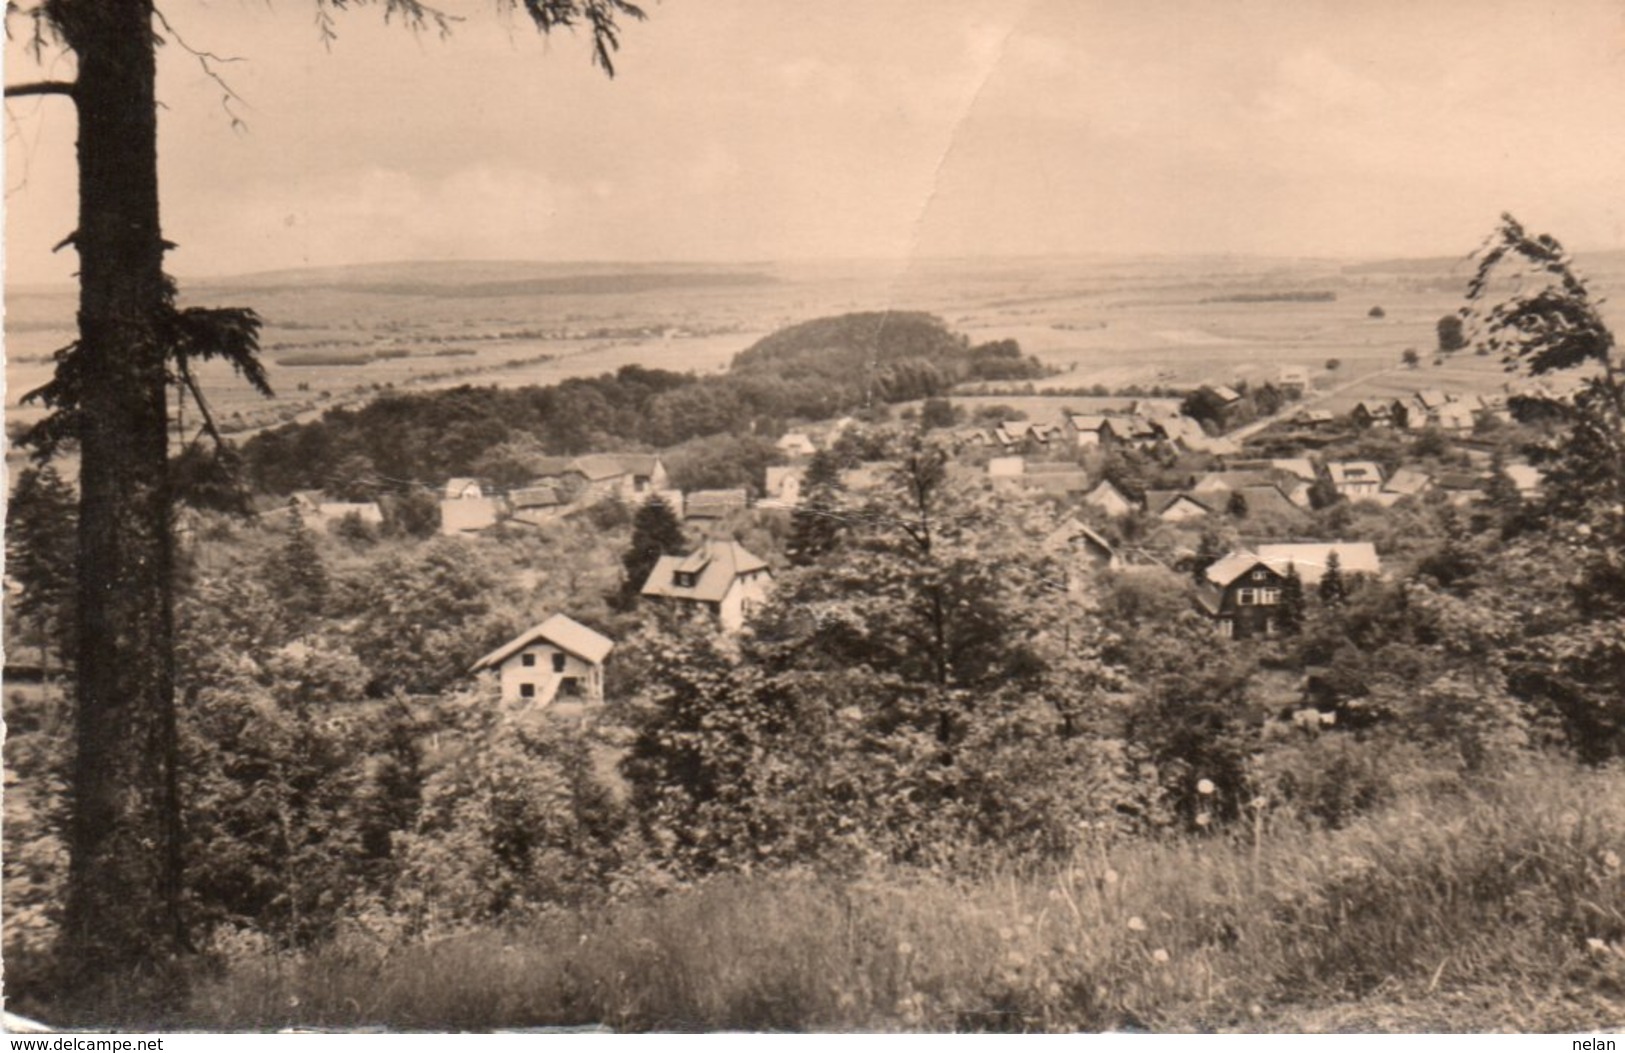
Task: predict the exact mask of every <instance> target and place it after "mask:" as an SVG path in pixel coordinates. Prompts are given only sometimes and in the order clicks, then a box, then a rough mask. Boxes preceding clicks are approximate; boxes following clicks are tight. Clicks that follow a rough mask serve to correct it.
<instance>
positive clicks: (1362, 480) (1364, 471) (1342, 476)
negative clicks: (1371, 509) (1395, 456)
mask: <svg viewBox="0 0 1625 1053" xmlns="http://www.w3.org/2000/svg"><path fill="white" fill-rule="evenodd" d="M1326 474H1327V475H1329V476H1330V477H1331V480H1332V487H1333V488H1334V489H1335V490H1336V491H1337V492H1338V493H1339V494H1341V495H1342V496H1344V497H1346V498H1348V499H1349V500H1350V501H1358V500H1360V499H1361V498H1363V497H1376V496H1377V493H1378V491H1380V490H1381V489H1382V469H1381V468H1380V467H1378V466H1377V463H1376V462H1375V461H1328V462H1326Z"/></svg>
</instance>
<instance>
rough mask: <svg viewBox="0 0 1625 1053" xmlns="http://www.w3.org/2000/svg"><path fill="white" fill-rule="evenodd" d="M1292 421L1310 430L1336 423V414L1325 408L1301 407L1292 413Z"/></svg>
mask: <svg viewBox="0 0 1625 1053" xmlns="http://www.w3.org/2000/svg"><path fill="white" fill-rule="evenodd" d="M1292 423H1294V424H1296V425H1297V426H1298V427H1300V428H1307V429H1309V430H1310V431H1319V430H1320V429H1322V428H1330V427H1331V426H1333V425H1334V424H1336V423H1337V415H1336V414H1334V413H1333V412H1332V411H1331V410H1326V409H1301V410H1299V411H1298V412H1297V413H1294V414H1293V415H1292Z"/></svg>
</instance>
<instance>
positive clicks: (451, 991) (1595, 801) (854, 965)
mask: <svg viewBox="0 0 1625 1053" xmlns="http://www.w3.org/2000/svg"><path fill="white" fill-rule="evenodd" d="M1622 856H1625V773H1621V772H1618V771H1615V772H1605V773H1588V772H1582V771H1580V770H1579V769H1576V768H1574V767H1571V766H1561V767H1552V768H1542V769H1539V770H1534V771H1529V772H1525V773H1523V774H1520V775H1517V776H1511V777H1506V778H1504V779H1502V780H1500V781H1497V782H1494V783H1489V784H1485V785H1481V786H1477V787H1474V788H1471V789H1468V790H1463V791H1462V792H1460V793H1459V794H1456V795H1449V794H1444V795H1438V794H1435V795H1432V796H1423V795H1416V796H1412V797H1409V798H1406V799H1404V800H1402V801H1401V802H1400V803H1399V804H1398V806H1396V807H1394V808H1392V809H1390V810H1387V811H1384V812H1382V813H1380V814H1376V815H1371V816H1367V817H1365V818H1363V819H1359V820H1357V821H1355V822H1353V823H1352V824H1350V825H1349V826H1347V827H1345V828H1344V829H1341V830H1336V831H1325V830H1314V829H1308V828H1304V827H1301V826H1297V825H1294V824H1292V823H1287V822H1281V823H1277V824H1275V825H1272V824H1271V823H1270V822H1269V821H1268V818H1267V814H1266V815H1265V816H1261V817H1260V821H1259V822H1258V823H1257V824H1256V825H1251V826H1249V828H1248V829H1247V830H1245V831H1241V832H1237V833H1235V834H1229V835H1217V836H1213V837H1208V838H1200V839H1188V838H1187V839H1170V840H1168V841H1165V842H1154V843H1153V842H1138V843H1133V844H1125V845H1119V846H1108V845H1106V844H1104V843H1102V844H1100V845H1098V846H1096V847H1094V848H1092V849H1090V850H1087V851H1084V852H1081V853H1079V855H1078V856H1077V857H1076V858H1075V859H1073V860H1072V861H1071V862H1070V863H1069V864H1068V865H1066V866H1064V867H1060V868H1055V869H1050V870H1046V871H1044V872H1042V873H1032V872H1027V873H1022V872H1015V871H1011V872H1007V873H1000V874H993V875H984V876H981V877H979V878H977V879H974V880H969V879H962V880H955V879H952V878H949V877H944V876H937V875H932V874H922V873H918V872H885V873H880V874H876V875H872V876H869V877H867V878H864V879H861V880H856V881H841V880H836V879H833V878H829V877H821V876H817V875H813V874H795V873H783V872H780V873H774V874H763V875H754V876H731V877H719V878H715V879H712V880H710V881H707V882H704V883H701V884H699V885H697V886H694V887H691V888H686V889H682V890H679V891H675V892H670V893H666V894H662V895H650V896H648V897H647V898H642V899H637V900H633V901H630V902H619V903H615V904H611V905H607V906H604V907H602V908H599V909H596V910H593V911H590V912H587V913H584V914H581V915H573V916H565V915H560V916H557V917H550V918H546V919H541V920H538V921H535V922H534V923H532V924H528V925H526V926H522V927H515V928H513V929H511V930H509V931H503V932H497V931H483V932H473V933H467V934H463V935H459V936H456V937H453V938H446V939H441V940H436V941H432V942H417V943H412V944H409V945H386V944H382V943H376V942H369V941H367V940H364V939H360V938H347V939H344V940H340V941H338V942H336V943H335V944H333V945H331V946H329V947H326V948H324V949H322V950H320V951H318V952H314V953H310V954H307V955H304V956H301V957H280V956H274V955H246V956H240V957H239V958H238V959H237V960H235V961H232V962H231V963H230V964H229V965H228V966H227V967H226V968H225V969H224V971H223V972H222V973H221V974H220V975H218V976H216V977H214V978H212V979H208V980H205V981H203V982H201V983H199V984H198V985H196V986H195V987H194V989H193V992H192V995H191V999H190V1003H189V1005H188V1006H187V1008H186V1010H185V1012H184V1014H183V1016H184V1020H183V1021H179V1022H184V1023H186V1024H189V1025H190V1026H194V1027H206V1028H219V1029H226V1030H234V1029H260V1028H270V1027H285V1026H289V1025H296V1024H297V1025H305V1026H325V1027H365V1026H385V1027H390V1028H397V1029H476V1030H484V1029H492V1028H507V1027H533V1026H546V1025H555V1026H557V1025H580V1024H589V1023H590V1024H602V1025H605V1026H608V1027H611V1028H615V1029H633V1030H716V1029H748V1030H966V1029H997V1030H1006V1029H1008V1030H1051V1031H1053V1030H1098V1029H1108V1028H1122V1027H1141V1028H1150V1029H1158V1030H1186V1029H1197V1028H1229V1027H1240V1028H1244V1029H1249V1030H1252V1029H1259V1028H1267V1027H1280V1028H1283V1029H1288V1030H1304V1029H1311V1028H1312V1027H1313V1026H1315V1024H1316V1022H1317V1021H1319V1022H1322V1023H1325V1024H1326V1025H1327V1026H1335V1027H1341V1028H1350V1027H1353V1028H1360V1029H1378V1028H1384V1027H1394V1028H1397V1029H1401V1030H1441V1029H1444V1030H1496V1029H1502V1028H1507V1027H1510V1028H1512V1029H1515V1030H1579V1029H1588V1028H1595V1027H1600V1026H1606V1025H1613V1026H1618V1025H1620V1024H1621V1023H1625V1009H1620V1008H1619V1007H1620V1006H1621V1005H1622V1004H1625V1002H1622V999H1625V870H1622V867H1621V863H1620V859H1621V857H1622ZM1610 1007H1612V1008H1610ZM1351 1012H1352V1014H1353V1015H1351ZM1328 1014H1329V1015H1328Z"/></svg>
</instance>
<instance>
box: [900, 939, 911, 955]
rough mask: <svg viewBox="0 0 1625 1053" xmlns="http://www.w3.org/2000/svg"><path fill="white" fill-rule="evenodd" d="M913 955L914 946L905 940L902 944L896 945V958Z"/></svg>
mask: <svg viewBox="0 0 1625 1053" xmlns="http://www.w3.org/2000/svg"><path fill="white" fill-rule="evenodd" d="M913 953H914V945H913V944H912V943H909V942H908V941H907V940H904V941H903V942H902V943H899V944H898V945H897V954H898V957H901V958H907V957H908V956H909V955H911V954H913Z"/></svg>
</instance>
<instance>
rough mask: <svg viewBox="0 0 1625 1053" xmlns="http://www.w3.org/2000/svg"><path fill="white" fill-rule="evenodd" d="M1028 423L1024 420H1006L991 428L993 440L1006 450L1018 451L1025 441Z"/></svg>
mask: <svg viewBox="0 0 1625 1053" xmlns="http://www.w3.org/2000/svg"><path fill="white" fill-rule="evenodd" d="M1028 434H1029V424H1028V422H1027V421H1024V420H1007V421H1005V422H1004V423H1002V424H999V425H998V426H996V427H995V428H994V429H993V438H994V440H995V441H996V442H997V443H998V444H999V446H1001V447H1002V448H1004V449H1005V450H1008V451H1012V452H1014V451H1018V450H1020V449H1021V448H1022V446H1023V445H1025V444H1026V442H1027V436H1028Z"/></svg>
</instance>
